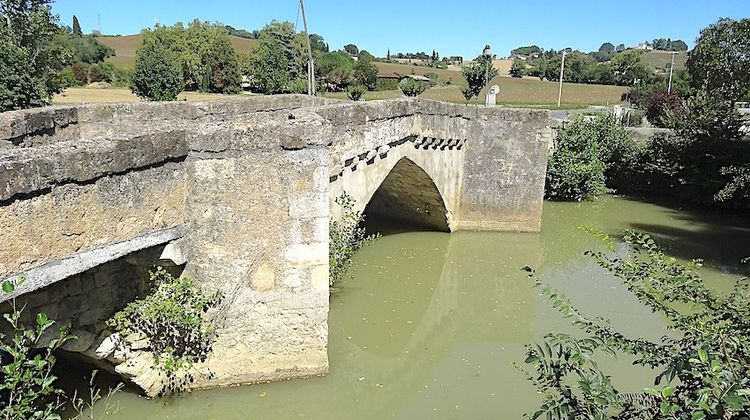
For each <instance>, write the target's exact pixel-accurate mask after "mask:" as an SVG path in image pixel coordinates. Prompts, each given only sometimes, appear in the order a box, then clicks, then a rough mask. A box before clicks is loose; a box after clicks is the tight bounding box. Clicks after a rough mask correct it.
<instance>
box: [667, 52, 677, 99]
mask: <svg viewBox="0 0 750 420" xmlns="http://www.w3.org/2000/svg"><path fill="white" fill-rule="evenodd" d="M675 54H677V53H676V52H674V51H672V67H670V68H669V87H668V88H667V93H672V74H674V56H675Z"/></svg>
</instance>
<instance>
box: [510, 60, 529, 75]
mask: <svg viewBox="0 0 750 420" xmlns="http://www.w3.org/2000/svg"><path fill="white" fill-rule="evenodd" d="M510 75H511V76H513V77H523V76H525V75H526V62H525V61H524V60H521V59H520V58H516V59H515V60H513V65H512V66H511V67H510Z"/></svg>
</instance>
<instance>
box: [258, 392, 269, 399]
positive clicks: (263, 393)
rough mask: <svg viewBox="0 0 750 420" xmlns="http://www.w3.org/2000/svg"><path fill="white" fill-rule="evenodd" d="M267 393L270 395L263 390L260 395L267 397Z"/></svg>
mask: <svg viewBox="0 0 750 420" xmlns="http://www.w3.org/2000/svg"><path fill="white" fill-rule="evenodd" d="M266 395H268V394H266V391H263V392H261V393H260V395H258V396H259V397H261V398H266Z"/></svg>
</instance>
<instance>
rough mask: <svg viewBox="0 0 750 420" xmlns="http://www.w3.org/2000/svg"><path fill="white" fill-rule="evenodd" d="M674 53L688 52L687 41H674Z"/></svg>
mask: <svg viewBox="0 0 750 420" xmlns="http://www.w3.org/2000/svg"><path fill="white" fill-rule="evenodd" d="M670 49H671V50H672V51H687V50H688V45H687V43H685V41H683V40H681V39H678V40H676V41H672V48H670Z"/></svg>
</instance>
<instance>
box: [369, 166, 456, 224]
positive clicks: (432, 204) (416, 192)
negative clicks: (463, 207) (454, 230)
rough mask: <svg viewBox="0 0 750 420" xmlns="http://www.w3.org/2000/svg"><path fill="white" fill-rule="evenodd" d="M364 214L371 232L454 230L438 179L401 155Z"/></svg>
mask: <svg viewBox="0 0 750 420" xmlns="http://www.w3.org/2000/svg"><path fill="white" fill-rule="evenodd" d="M363 214H364V215H365V227H366V228H367V230H368V231H369V232H381V233H384V232H386V231H387V232H391V231H410V230H432V231H440V232H450V226H449V225H448V217H447V215H448V210H447V209H446V206H445V201H444V200H443V197H442V196H441V194H440V191H439V190H438V188H437V186H436V185H435V182H433V180H432V178H431V177H430V176H429V175H428V174H427V172H425V171H424V170H423V169H422V168H420V167H419V165H417V164H416V163H414V162H413V161H412V160H410V159H408V158H401V160H399V161H398V162H397V163H396V165H395V166H394V167H393V169H391V171H390V172H389V173H388V175H387V176H386V177H385V179H384V180H383V182H382V183H381V184H380V186H379V187H378V189H377V190H376V191H375V193H374V194H373V195H372V198H371V199H370V201H369V203H367V206H365V210H364V212H363Z"/></svg>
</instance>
